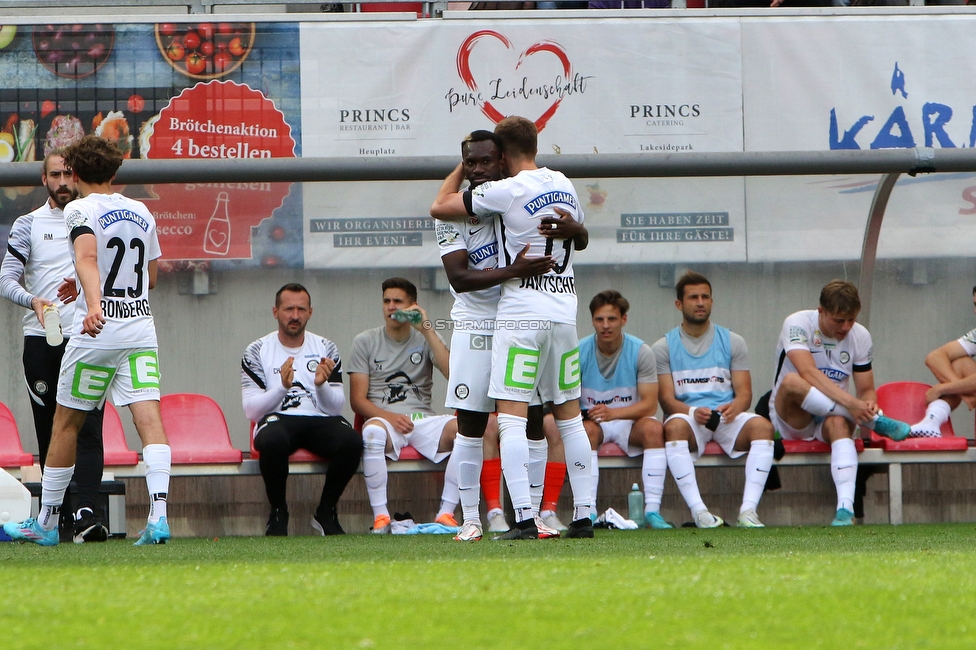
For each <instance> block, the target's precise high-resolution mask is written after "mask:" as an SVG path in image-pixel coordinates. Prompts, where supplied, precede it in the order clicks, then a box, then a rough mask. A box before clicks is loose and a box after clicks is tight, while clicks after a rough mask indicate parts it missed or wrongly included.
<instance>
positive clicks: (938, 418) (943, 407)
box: [912, 399, 952, 433]
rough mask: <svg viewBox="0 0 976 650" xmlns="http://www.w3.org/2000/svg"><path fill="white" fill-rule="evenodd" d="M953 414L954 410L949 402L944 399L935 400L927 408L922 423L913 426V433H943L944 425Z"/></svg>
mask: <svg viewBox="0 0 976 650" xmlns="http://www.w3.org/2000/svg"><path fill="white" fill-rule="evenodd" d="M951 413H952V408H951V407H950V406H949V403H948V402H947V401H945V400H944V399H937V400H935V401H934V402H932V403H931V404H929V405H928V407H926V409H925V417H923V418H922V421H921V422H918V423H916V424H913V425H912V433H920V432H922V431H928V432H936V431H939V432H941V429H942V425H943V424H945V423H946V421H948V419H949V415H950V414H951Z"/></svg>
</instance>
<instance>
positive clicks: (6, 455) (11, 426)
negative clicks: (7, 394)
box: [0, 403, 34, 467]
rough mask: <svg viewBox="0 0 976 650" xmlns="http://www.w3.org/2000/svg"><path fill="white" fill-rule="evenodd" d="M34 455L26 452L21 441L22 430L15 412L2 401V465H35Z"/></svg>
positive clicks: (0, 452)
mask: <svg viewBox="0 0 976 650" xmlns="http://www.w3.org/2000/svg"><path fill="white" fill-rule="evenodd" d="M33 464H34V457H33V456H32V455H30V454H28V453H26V452H24V447H23V445H21V443H20V431H18V430H17V422H16V421H15V420H14V414H13V413H11V412H10V409H9V408H7V405H6V404H3V403H0V467H24V466H26V465H33Z"/></svg>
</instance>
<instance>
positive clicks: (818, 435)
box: [769, 408, 827, 442]
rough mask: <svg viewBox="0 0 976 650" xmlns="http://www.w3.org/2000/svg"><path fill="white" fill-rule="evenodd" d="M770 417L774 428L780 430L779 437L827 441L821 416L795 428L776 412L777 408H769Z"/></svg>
mask: <svg viewBox="0 0 976 650" xmlns="http://www.w3.org/2000/svg"><path fill="white" fill-rule="evenodd" d="M769 419H770V421H771V422H772V423H773V429H775V430H776V431H778V432H779V437H780V438H782V439H783V440H819V441H820V442H827V441H826V440H824V437H823V423H824V421H823V420H822V419H819V418H814V419H813V420H812V421H811V422H810V424H808V425H807V426H805V427H803V428H802V429H794V428H793V427H791V426H790V425H788V424H787V423H786V422H783V419H782V418H780V417H779V415H777V414H776V409H773V408H771V409H769Z"/></svg>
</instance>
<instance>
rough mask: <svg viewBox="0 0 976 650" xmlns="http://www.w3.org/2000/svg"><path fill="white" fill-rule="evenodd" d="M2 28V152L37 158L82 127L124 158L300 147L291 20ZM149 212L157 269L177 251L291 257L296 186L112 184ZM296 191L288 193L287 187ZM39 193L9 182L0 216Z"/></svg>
mask: <svg viewBox="0 0 976 650" xmlns="http://www.w3.org/2000/svg"><path fill="white" fill-rule="evenodd" d="M8 28H10V29H12V30H13V34H12V35H11V37H10V38H9V40H7V39H5V38H4V37H3V35H2V34H0V44H3V43H4V42H5V41H7V42H6V44H5V45H4V46H3V47H2V49H0V78H3V79H4V84H3V88H2V90H0V124H2V130H0V161H8V162H9V161H28V162H29V161H34V160H41V159H42V158H43V157H44V156H45V155H46V154H47V153H48V152H50V151H51V150H53V149H55V148H57V147H63V146H65V145H68V144H70V143H72V142H74V141H76V140H77V139H79V138H80V137H82V136H83V135H85V134H89V133H93V134H95V135H99V136H102V137H105V138H108V139H111V140H113V141H115V142H116V143H117V144H118V146H119V148H120V149H121V150H122V151H123V153H124V154H125V156H126V157H127V158H140V157H141V158H176V159H191V158H235V157H236V158H245V157H246V158H254V157H294V156H297V155H300V153H301V106H300V100H299V98H300V92H301V90H300V85H299V80H298V77H299V75H298V70H299V61H298V55H297V51H296V47H295V42H296V39H297V34H298V26H297V25H296V24H287V23H273V24H260V23H258V24H256V23H237V22H221V21H216V20H215V21H213V22H202V23H179V24H176V23H160V24H155V25H153V24H116V25H109V24H104V25H99V24H67V25H33V26H31V25H26V26H24V25H21V26H7V27H5V28H4V29H5V30H6V29H8ZM119 191H121V192H123V193H124V194H126V195H127V196H130V197H132V198H136V199H139V200H141V201H143V202H144V203H145V204H146V206H147V207H148V208H149V209H150V210H151V211H152V212H153V214H154V215H155V217H156V221H157V226H158V232H159V239H160V246H161V248H162V252H163V264H162V267H161V268H164V269H167V268H182V266H184V264H182V262H184V261H187V260H190V261H204V262H207V263H211V262H217V263H218V264H220V263H223V262H222V261H223V260H228V261H230V260H233V262H228V263H229V264H232V265H239V264H245V265H254V264H264V265H277V264H289V265H294V266H299V267H300V266H302V265H303V264H304V262H303V260H302V252H303V247H302V237H301V219H302V214H301V197H300V190H299V185H297V184H291V183H257V184H237V183H229V184H221V185H211V184H194V183H188V184H180V185H164V184H151V185H144V186H139V187H120V188H119ZM293 195H294V196H293ZM46 199H47V192H46V190H44V189H43V188H6V189H5V190H4V194H3V196H0V223H2V224H3V225H4V226H5V227H8V228H9V224H10V223H12V221H13V220H14V219H15V218H16V217H17V216H19V215H21V214H25V213H27V212H30V211H31V210H33V209H34V208H36V207H38V206H39V205H41V203H43V202H44V201H45V200H46Z"/></svg>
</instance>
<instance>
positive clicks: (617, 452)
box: [597, 442, 627, 456]
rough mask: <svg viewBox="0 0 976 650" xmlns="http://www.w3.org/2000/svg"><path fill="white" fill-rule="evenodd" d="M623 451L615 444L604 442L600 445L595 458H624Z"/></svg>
mask: <svg viewBox="0 0 976 650" xmlns="http://www.w3.org/2000/svg"><path fill="white" fill-rule="evenodd" d="M626 455H627V454H626V453H624V450H623V449H621V448H620V445H618V444H617V443H615V442H605V443H603V444H602V445H600V449H599V451H597V456H626Z"/></svg>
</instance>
